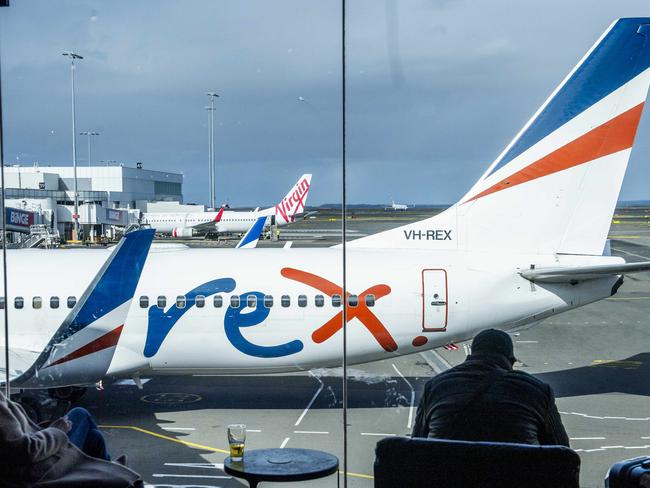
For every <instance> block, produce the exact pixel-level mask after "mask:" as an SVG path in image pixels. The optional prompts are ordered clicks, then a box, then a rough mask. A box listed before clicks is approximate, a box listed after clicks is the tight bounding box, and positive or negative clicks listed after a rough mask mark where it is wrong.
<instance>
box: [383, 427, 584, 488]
mask: <svg viewBox="0 0 650 488" xmlns="http://www.w3.org/2000/svg"><path fill="white" fill-rule="evenodd" d="M375 454H376V458H375V487H376V488H389V487H390V488H392V487H409V488H410V487H420V486H423V487H424V486H426V487H432V488H456V487H457V488H461V487H462V488H467V487H480V488H490V487H494V488H497V487H498V488H509V487H512V488H515V487H516V488H578V486H579V473H580V457H578V454H576V452H575V451H573V450H572V449H569V448H568V447H564V446H532V445H526V444H508V443H504V442H467V441H451V440H446V439H409V438H404V437H389V438H386V439H383V440H381V441H379V442H378V443H377V447H376V449H375Z"/></svg>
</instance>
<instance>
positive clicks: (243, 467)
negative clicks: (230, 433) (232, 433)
mask: <svg viewBox="0 0 650 488" xmlns="http://www.w3.org/2000/svg"><path fill="white" fill-rule="evenodd" d="M223 467H224V471H225V472H226V473H228V474H231V475H233V476H236V477H238V478H244V479H247V480H249V481H250V480H254V481H258V482H259V481H305V480H313V479H317V478H323V477H325V476H328V475H330V474H333V473H336V471H337V470H338V467H339V460H338V458H337V457H336V456H333V455H332V454H328V453H326V452H323V451H316V450H313V449H291V448H287V449H277V448H276V449H253V450H250V451H244V459H243V460H242V461H232V460H231V459H230V457H227V458H226V459H225V461H224V462H223Z"/></svg>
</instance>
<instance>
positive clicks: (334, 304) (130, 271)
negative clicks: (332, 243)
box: [8, 18, 650, 387]
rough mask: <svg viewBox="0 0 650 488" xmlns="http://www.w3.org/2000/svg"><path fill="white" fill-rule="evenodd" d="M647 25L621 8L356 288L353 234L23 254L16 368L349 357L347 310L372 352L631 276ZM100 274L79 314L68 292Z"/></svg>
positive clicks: (504, 318) (352, 333) (558, 304)
mask: <svg viewBox="0 0 650 488" xmlns="http://www.w3.org/2000/svg"><path fill="white" fill-rule="evenodd" d="M649 34H650V18H641V19H621V20H618V21H616V22H614V23H613V24H612V25H611V26H610V27H609V28H608V29H607V31H606V32H605V33H604V34H603V36H602V37H601V38H600V39H599V40H598V41H597V42H596V44H595V45H594V46H593V47H592V48H591V49H590V50H589V51H588V53H587V54H586V55H585V57H584V58H583V59H582V60H581V61H580V62H579V63H578V65H577V66H576V67H575V68H574V69H573V70H572V71H571V72H570V73H569V75H568V76H567V77H566V78H565V79H564V80H563V81H562V82H561V83H560V85H559V86H558V88H557V89H556V90H555V91H553V93H552V94H551V96H550V97H549V98H548V100H547V101H546V102H545V103H544V104H543V105H542V107H541V108H540V109H539V110H538V111H537V112H536V113H535V114H534V115H533V117H532V118H531V119H530V121H529V122H528V123H527V124H526V125H525V126H524V128H523V129H522V130H521V131H520V132H519V133H518V134H517V136H516V137H515V138H514V139H513V141H512V142H511V143H510V144H509V145H508V146H507V147H506V148H505V150H504V151H503V152H502V153H501V155H500V156H499V157H498V158H497V159H496V161H495V162H493V163H492V164H491V165H490V166H489V168H488V169H487V171H486V172H485V173H484V174H483V175H482V176H481V178H480V179H479V180H478V181H477V182H476V183H475V184H474V186H473V187H472V188H471V189H470V190H469V192H468V193H467V194H466V195H465V196H464V197H463V198H461V199H460V201H459V202H458V203H456V204H455V205H453V206H452V207H451V208H449V209H447V210H446V211H445V212H443V213H441V214H439V215H437V216H435V217H432V218H429V219H426V220H423V221H421V222H416V223H413V224H409V225H406V226H403V227H399V228H396V229H392V230H388V231H385V232H381V233H379V234H376V235H372V236H368V237H365V238H361V239H358V240H355V241H352V242H350V243H349V244H348V250H347V252H348V255H347V295H346V296H343V290H342V287H341V285H342V261H341V256H342V254H341V253H342V250H341V248H340V247H338V248H330V249H254V250H229V249H216V250H215V249H185V250H177V249H166V250H165V249H161V250H160V251H152V252H150V253H149V254H148V257H147V258H146V264H144V266H142V265H141V264H142V263H141V262H142V261H144V257H143V256H144V254H145V253H146V249H147V247H148V245H149V244H148V242H149V240H150V237H138V236H142V234H136V237H130V236H127V237H126V242H125V243H124V244H123V245H122V247H121V248H119V249H117V250H116V251H114V252H113V254H111V256H112V260H111V261H110V262H109V264H105V263H104V262H105V261H106V254H105V252H102V251H97V252H91V251H79V252H75V251H56V252H53V251H47V252H42V251H16V252H13V253H11V254H10V256H9V265H10V269H9V273H10V280H9V283H10V284H11V288H10V289H9V292H10V298H9V300H8V305H9V307H10V309H9V312H10V319H11V324H16V325H11V324H10V326H12V327H13V328H12V331H13V334H12V336H11V342H12V344H13V347H15V348H16V351H18V349H23V350H25V349H27V350H31V351H33V352H36V353H40V355H39V356H38V359H37V360H36V361H35V362H34V363H33V365H32V366H31V368H29V369H27V370H26V371H24V372H23V373H22V374H20V376H18V377H17V379H16V380H15V381H14V384H15V385H16V386H26V387H37V386H47V387H52V386H63V385H71V384H83V383H89V382H93V381H96V380H98V379H100V378H102V377H104V376H106V375H113V376H118V377H128V376H133V377H134V378H138V377H139V376H140V375H146V376H150V375H158V374H190V373H212V374H227V373H267V372H280V371H292V370H303V369H308V368H313V367H327V366H335V365H338V364H340V361H341V354H342V347H341V346H342V328H343V327H344V325H345V326H346V327H347V338H348V342H347V353H348V357H349V361H350V363H361V362H366V361H373V360H379V359H385V358H388V357H393V356H398V355H402V354H410V353H413V352H416V351H421V350H423V349H427V348H433V347H438V346H441V345H444V344H447V343H450V342H456V341H460V340H465V339H468V338H470V337H472V336H473V335H474V334H475V333H476V332H477V331H478V330H480V329H484V328H486V327H497V328H500V329H504V330H508V329H512V328H514V327H518V326H522V325H526V324H532V323H535V322H538V321H540V320H542V319H544V318H545V317H549V316H552V315H555V314H558V313H560V312H563V311H565V310H570V309H573V308H576V307H579V306H582V305H585V304H588V303H591V302H594V301H597V300H601V299H603V298H606V297H609V296H611V295H613V294H614V293H616V291H617V290H618V288H619V287H620V286H621V284H622V281H623V278H622V276H623V274H625V273H631V272H637V271H645V270H649V269H650V262H643V263H625V261H624V260H623V259H622V258H619V257H612V256H607V255H603V254H604V252H603V251H604V249H606V238H607V233H608V230H609V227H610V222H611V217H612V214H613V211H614V208H615V204H616V201H617V197H618V193H619V190H620V187H621V183H622V181H623V176H624V173H625V169H626V166H627V163H628V159H629V156H630V152H631V150H632V146H633V142H634V137H635V134H636V130H637V126H638V124H639V120H640V118H641V112H642V110H643V106H644V103H645V100H646V96H647V91H648V85H649V84H650V69H649V67H650V46H649V45H648V35H649ZM129 239H131V240H129ZM127 244H128V245H129V247H127ZM128 248H130V249H131V251H130V252H129V253H128V254H126V253H125V252H124V250H125V249H128ZM128 256H136V258H133V257H132V258H130V261H129V260H128V259H127V257H128ZM102 263H104V267H103V268H102V269H101V270H100V272H99V273H98V274H97V276H96V277H95V279H94V280H93V276H94V275H95V274H96V271H95V270H97V269H99V268H100V267H101V266H102ZM124 263H126V264H124ZM111 266H116V269H119V270H120V271H119V272H115V273H112V272H110V271H111V269H112V268H111ZM70 270H75V279H74V280H72V279H69V280H62V279H61V277H62V276H66V274H69V273H70ZM140 270H142V274H141V276H140V279H139V281H138V274H139V273H140ZM34 276H39V279H38V280H34V279H33V277H34ZM110 277H113V278H110ZM109 278H110V279H109ZM134 282H137V285H135V284H134ZM88 283H90V285H88ZM86 287H88V290H87V291H86V292H85V293H84V294H83V296H82V299H81V300H79V301H78V302H77V303H74V300H72V307H73V308H72V309H71V310H70V311H69V313H68V311H67V310H65V308H64V307H63V306H59V303H60V302H59V297H61V299H62V301H63V302H66V303H67V301H68V300H71V299H74V297H76V296H79V295H82V293H83V290H84V289H85V288H86ZM101 290H104V291H101ZM100 291H101V293H100ZM113 291H115V292H116V293H118V295H119V299H118V298H114V297H113V294H112V292H113ZM66 297H70V298H66ZM93 297H95V299H93ZM131 297H134V299H133V300H132V301H133V304H132V305H130V303H131ZM54 299H56V301H55V302H53V301H52V300H54ZM342 302H343V303H344V304H345V306H346V310H347V314H346V318H347V324H343V313H342V309H341V306H342ZM48 303H49V305H48ZM53 303H54V304H56V306H54V305H53ZM57 307H58V308H57ZM66 316H67V317H68V318H65V317H66ZM18 324H19V325H18ZM59 324H62V325H60V327H59ZM57 328H58V330H57ZM46 337H52V339H51V340H50V341H49V342H48V341H47V339H46ZM16 354H18V352H16Z"/></svg>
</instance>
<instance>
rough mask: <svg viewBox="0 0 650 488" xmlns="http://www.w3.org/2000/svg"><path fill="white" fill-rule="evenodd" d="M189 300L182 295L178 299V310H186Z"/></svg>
mask: <svg viewBox="0 0 650 488" xmlns="http://www.w3.org/2000/svg"><path fill="white" fill-rule="evenodd" d="M186 302H187V300H186V299H185V297H184V296H182V295H180V296H177V297H176V308H185V304H186Z"/></svg>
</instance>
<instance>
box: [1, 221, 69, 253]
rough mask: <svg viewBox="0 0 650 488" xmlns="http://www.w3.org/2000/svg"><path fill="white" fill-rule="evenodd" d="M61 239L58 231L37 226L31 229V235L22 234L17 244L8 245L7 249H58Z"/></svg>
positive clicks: (44, 226)
mask: <svg viewBox="0 0 650 488" xmlns="http://www.w3.org/2000/svg"><path fill="white" fill-rule="evenodd" d="M60 243H61V237H60V236H59V231H58V230H56V229H55V230H53V231H52V230H50V229H49V228H48V227H47V226H46V225H42V224H37V225H32V226H31V227H30V233H29V234H22V235H21V237H20V238H19V240H18V241H17V242H10V243H8V244H7V249H30V248H33V247H39V246H41V247H45V248H46V249H50V248H53V247H58V246H59V244H60Z"/></svg>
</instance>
